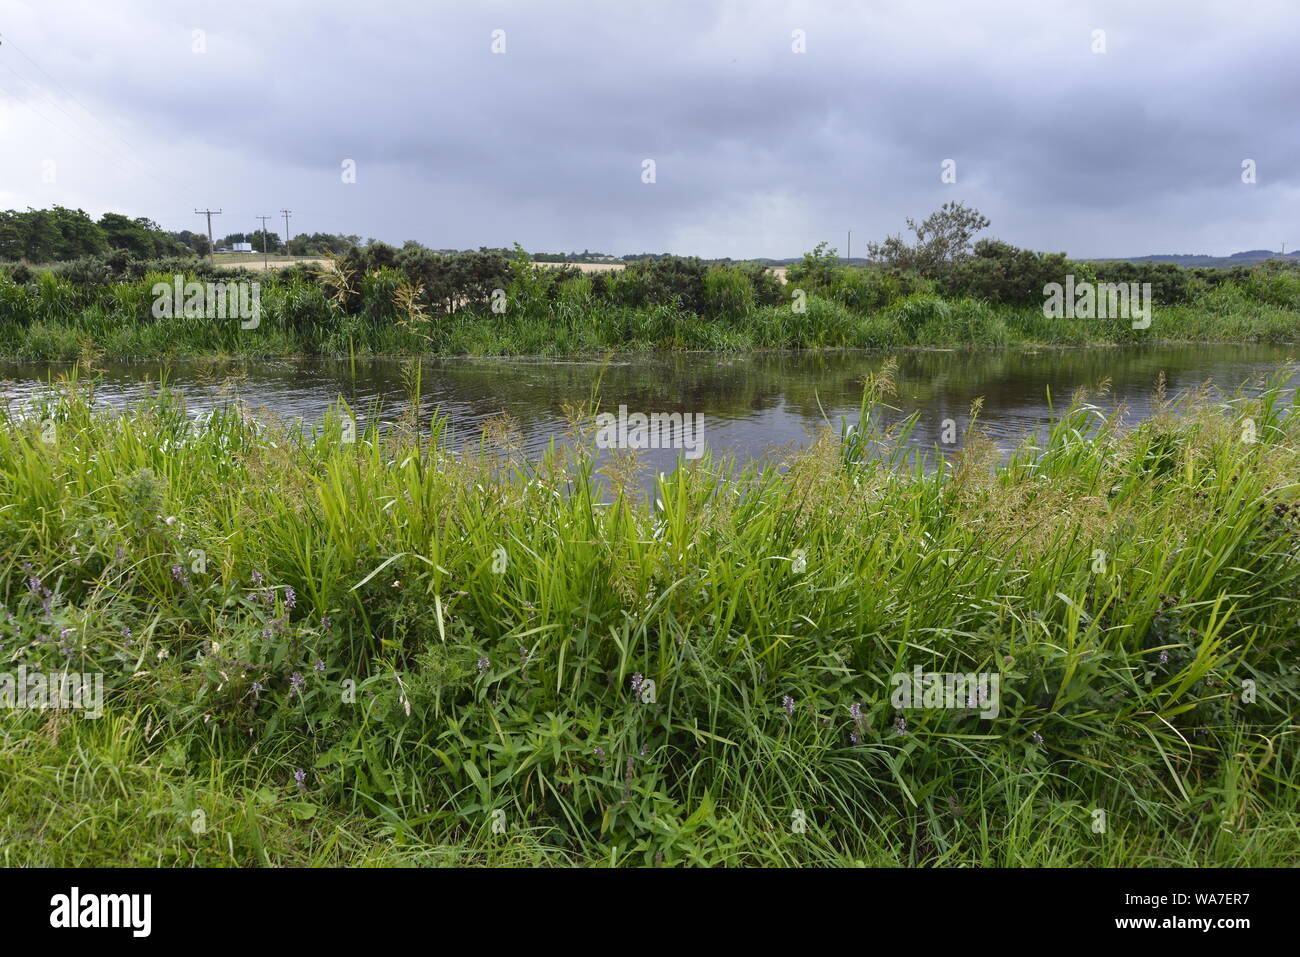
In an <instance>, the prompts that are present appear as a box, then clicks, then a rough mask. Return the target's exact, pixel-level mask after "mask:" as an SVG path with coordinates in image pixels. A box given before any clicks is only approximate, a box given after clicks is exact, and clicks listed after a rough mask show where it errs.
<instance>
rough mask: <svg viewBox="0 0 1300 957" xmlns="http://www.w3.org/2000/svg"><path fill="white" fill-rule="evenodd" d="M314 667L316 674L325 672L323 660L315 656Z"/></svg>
mask: <svg viewBox="0 0 1300 957" xmlns="http://www.w3.org/2000/svg"><path fill="white" fill-rule="evenodd" d="M315 668H316V673H317V674H318V675H323V674H324V673H325V662H324V661H322V660H321V659H320V658H317V659H316V664H315Z"/></svg>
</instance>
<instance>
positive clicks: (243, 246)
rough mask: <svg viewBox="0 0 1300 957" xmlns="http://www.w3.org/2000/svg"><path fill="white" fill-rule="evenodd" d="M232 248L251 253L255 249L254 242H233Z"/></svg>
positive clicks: (236, 250)
mask: <svg viewBox="0 0 1300 957" xmlns="http://www.w3.org/2000/svg"><path fill="white" fill-rule="evenodd" d="M230 249H231V251H232V252H237V253H251V252H252V251H253V244H252V243H231V244H230Z"/></svg>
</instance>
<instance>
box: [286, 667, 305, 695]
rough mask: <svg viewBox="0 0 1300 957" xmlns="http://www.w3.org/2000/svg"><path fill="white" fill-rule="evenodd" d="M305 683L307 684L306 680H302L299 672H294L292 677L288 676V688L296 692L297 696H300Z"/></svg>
mask: <svg viewBox="0 0 1300 957" xmlns="http://www.w3.org/2000/svg"><path fill="white" fill-rule="evenodd" d="M306 683H307V679H306V678H304V677H303V676H302V674H301V673H300V672H297V671H295V672H294V673H293V674H292V675H290V676H289V685H290V687H291V688H292V690H294V691H297V692H298V693H299V694H302V686H303V685H304V684H306Z"/></svg>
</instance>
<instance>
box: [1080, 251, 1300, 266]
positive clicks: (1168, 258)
mask: <svg viewBox="0 0 1300 957" xmlns="http://www.w3.org/2000/svg"><path fill="white" fill-rule="evenodd" d="M1268 259H1288V260H1294V261H1298V262H1300V250H1297V251H1295V252H1289V253H1275V252H1273V250H1271V249H1248V250H1246V251H1245V252H1244V253H1233V254H1232V255H1231V256H1207V255H1204V254H1181V255H1180V254H1175V253H1160V254H1157V255H1154V256H1113V257H1110V258H1107V259H1094V260H1092V262H1130V263H1173V264H1174V265H1176V266H1208V267H1211V268H1214V269H1228V268H1230V267H1232V266H1258V265H1259V264H1260V263H1262V262H1264V261H1265V260H1268Z"/></svg>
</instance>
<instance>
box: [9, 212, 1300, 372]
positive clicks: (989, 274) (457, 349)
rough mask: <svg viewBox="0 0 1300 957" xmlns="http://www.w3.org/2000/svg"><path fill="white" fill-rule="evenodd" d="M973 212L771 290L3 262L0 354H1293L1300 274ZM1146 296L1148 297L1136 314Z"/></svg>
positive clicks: (306, 267) (411, 251) (759, 273)
mask: <svg viewBox="0 0 1300 957" xmlns="http://www.w3.org/2000/svg"><path fill="white" fill-rule="evenodd" d="M987 224H988V223H987V220H985V219H984V218H983V217H982V216H981V215H980V214H979V213H978V212H977V211H975V210H971V209H968V208H966V207H964V206H962V205H960V204H949V205H948V206H945V207H944V208H943V209H941V210H939V211H938V212H936V213H935V214H933V215H932V216H930V217H929V218H927V219H926V220H925V221H924V222H922V223H920V224H916V223H913V222H911V221H909V222H908V226H909V229H910V230H911V232H912V233H913V236H912V237H910V238H904V237H903V236H892V237H889V238H887V239H885V240H884V241H883V242H880V243H871V244H868V253H869V256H870V260H871V261H870V263H869V264H868V265H866V266H853V265H845V264H844V263H843V262H842V261H841V260H840V259H839V257H838V255H837V253H836V250H834V249H830V248H828V247H827V245H826V244H825V243H822V244H821V245H819V246H818V247H817V248H816V249H814V250H812V251H810V252H808V253H806V254H805V255H804V256H803V258H802V259H801V260H800V261H799V262H797V263H794V264H793V265H791V266H790V267H789V268H788V269H787V272H786V279H787V282H785V283H783V282H782V281H781V280H780V279H779V278H778V277H777V276H776V274H775V273H774V272H773V271H772V270H771V269H768V268H766V267H764V266H763V265H761V264H759V263H726V262H721V263H719V262H713V263H709V262H705V261H703V260H700V259H697V258H686V257H679V256H655V257H648V258H644V259H636V260H634V261H632V262H630V263H628V264H627V266H626V267H625V268H623V269H616V270H604V271H593V272H584V271H582V270H581V269H580V268H579V267H577V266H575V265H563V264H557V265H553V266H552V265H537V264H535V263H534V262H533V259H532V257H531V256H530V255H529V254H528V253H527V252H526V251H525V250H524V249H523V248H522V247H520V246H518V245H516V247H515V249H514V251H513V253H507V252H506V251H504V250H501V249H489V248H486V247H484V248H480V249H478V250H476V251H466V252H458V251H442V250H433V249H429V248H428V247H426V246H423V245H421V244H420V243H417V242H408V243H406V244H405V245H403V246H402V247H400V248H397V247H393V246H390V245H388V244H386V243H383V242H378V241H374V240H371V241H368V242H367V243H365V244H364V245H352V246H350V248H348V249H347V250H346V251H345V252H343V253H342V254H341V255H338V254H333V253H331V254H330V255H329V256H328V260H329V261H328V262H326V263H323V264H318V263H315V262H302V263H296V264H294V265H291V266H288V267H285V268H283V269H280V270H277V271H276V272H273V273H270V274H267V273H241V272H239V271H236V270H230V269H225V268H222V267H220V266H212V265H211V264H210V263H209V261H208V260H206V259H199V258H195V257H194V256H193V254H192V253H190V254H189V255H182V256H174V257H166V258H152V257H150V258H141V257H137V256H135V255H133V254H131V253H130V252H128V251H127V250H126V249H123V248H115V249H113V250H112V251H111V252H109V253H107V254H105V255H93V256H82V257H81V258H78V259H74V260H71V261H68V262H63V263H56V264H54V265H52V266H48V267H34V266H31V265H27V264H23V263H16V264H10V265H7V266H6V265H3V264H0V354H3V355H9V356H17V357H22V358H66V357H73V356H77V355H79V354H81V353H82V352H84V351H85V350H87V349H89V350H90V351H91V353H92V354H93V353H94V352H95V350H99V349H104V350H106V351H107V353H108V354H110V355H116V356H137V357H147V356H158V355H169V354H181V353H183V354H208V353H210V352H213V351H218V352H227V353H232V354H233V353H242V352H255V353H256V354H259V355H270V354H274V355H286V354H322V355H348V354H354V353H370V354H399V353H401V354H410V353H435V354H472V355H487V354H495V355H506V354H543V353H544V354H555V355H564V354H582V353H594V352H601V351H606V350H615V351H631V352H637V351H647V350H673V349H703V350H715V351H743V350H747V349H769V348H895V347H906V346H943V347H953V346H995V347H996V346H1005V345H1011V344H1016V343H1035V344H1039V343H1059V344H1083V343H1095V342H1114V343H1124V342H1139V341H1152V340H1155V339H1165V340H1177V341H1193V342H1195V341H1270V342H1296V341H1300V267H1298V266H1297V264H1296V263H1294V262H1291V261H1281V260H1274V261H1269V262H1266V263H1264V264H1262V265H1260V266H1257V267H1254V268H1251V269H1247V268H1244V267H1238V268H1234V269H1184V268H1180V267H1178V266H1174V265H1171V264H1165V263H1133V262H1126V261H1108V262H1080V261H1074V260H1070V259H1069V258H1067V257H1066V256H1065V254H1063V253H1040V252H1035V251H1032V250H1027V249H1020V248H1017V247H1015V246H1012V245H1011V244H1009V243H1005V242H1001V241H999V240H995V239H980V240H978V241H977V240H975V239H974V235H975V233H977V232H978V231H979V230H981V229H983V228H985V227H986V226H987ZM177 274H184V275H185V276H186V277H189V278H194V279H200V280H204V279H207V280H232V279H240V278H244V279H248V280H250V281H252V280H256V281H257V282H258V283H259V284H260V290H261V307H262V317H261V321H260V325H259V326H258V331H257V333H256V334H255V335H252V334H243V335H240V334H239V329H238V327H237V325H231V324H229V323H222V322H220V321H214V322H212V323H203V322H195V321H190V320H188V319H187V320H185V321H184V322H183V323H176V322H169V321H165V320H162V319H160V318H159V317H158V316H156V315H154V314H153V311H152V310H151V303H152V301H153V297H152V295H151V293H150V290H151V289H152V288H153V287H154V285H155V284H157V283H159V282H164V283H170V282H171V281H173V277H174V276H175V275H177ZM1068 277H1072V278H1073V282H1074V284H1075V286H1076V287H1077V286H1079V285H1080V284H1083V283H1115V284H1119V283H1125V284H1131V283H1137V284H1139V285H1142V284H1150V287H1151V288H1150V302H1152V303H1154V304H1155V305H1157V306H1159V307H1160V308H1161V310H1162V312H1161V313H1160V314H1159V316H1158V319H1157V321H1156V323H1155V325H1154V326H1153V327H1152V329H1151V331H1144V330H1145V329H1146V327H1145V326H1140V325H1134V324H1133V323H1132V322H1131V321H1130V317H1128V316H1114V315H1110V316H1106V315H1099V316H1097V317H1096V318H1091V319H1085V318H1078V319H1074V318H1071V319H1069V320H1068V321H1062V320H1061V319H1060V318H1058V317H1053V316H1052V315H1050V314H1048V312H1047V311H1046V310H1044V308H1043V305H1044V297H1045V292H1046V288H1045V287H1047V286H1049V285H1050V284H1056V283H1059V284H1062V285H1068V282H1067V279H1068ZM1143 298H1144V299H1145V298H1146V297H1143Z"/></svg>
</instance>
